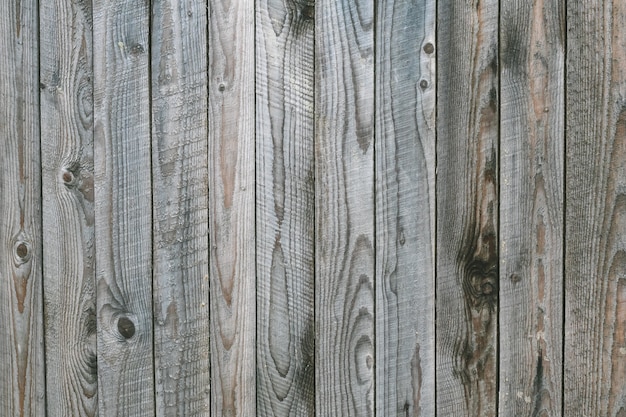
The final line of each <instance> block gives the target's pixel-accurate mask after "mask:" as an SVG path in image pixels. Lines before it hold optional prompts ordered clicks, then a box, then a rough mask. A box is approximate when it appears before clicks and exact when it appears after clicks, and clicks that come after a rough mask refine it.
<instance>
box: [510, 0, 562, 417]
mask: <svg viewBox="0 0 626 417" xmlns="http://www.w3.org/2000/svg"><path fill="white" fill-rule="evenodd" d="M564 12H565V10H564V2H562V1H560V0H541V1H537V2H534V3H531V2H527V1H509V2H504V3H501V16H500V41H501V45H500V62H501V71H502V75H501V81H500V83H501V103H502V105H501V113H500V120H501V138H500V155H501V164H500V173H501V179H500V259H501V262H500V277H502V278H501V280H500V321H499V323H500V340H501V344H500V401H499V415H500V416H522V415H523V416H530V415H533V416H560V415H561V394H562V393H561V389H562V368H561V366H562V347H563V237H564V236H563V214H564V211H563V191H564V189H563V186H564V172H563V167H564V108H563V104H564V103H563V100H564V75H565V73H564V49H565V33H564V30H565V27H564V24H565V16H564Z"/></svg>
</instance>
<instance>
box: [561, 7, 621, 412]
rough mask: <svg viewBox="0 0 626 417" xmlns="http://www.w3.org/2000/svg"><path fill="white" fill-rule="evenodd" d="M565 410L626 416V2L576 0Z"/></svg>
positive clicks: (570, 77) (570, 65) (571, 18)
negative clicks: (625, 68) (578, 0)
mask: <svg viewBox="0 0 626 417" xmlns="http://www.w3.org/2000/svg"><path fill="white" fill-rule="evenodd" d="M567 16H568V22H567V27H568V32H567V85H566V88H567V93H566V97H567V99H566V105H567V113H566V114H567V115H566V129H567V159H566V167H567V168H566V169H567V177H566V191H567V194H566V207H567V209H566V239H565V241H566V254H565V256H566V258H565V289H566V292H565V296H566V304H565V310H566V311H565V357H564V360H565V361H566V365H565V373H564V378H563V379H564V410H563V413H564V415H601V416H620V417H621V416H623V415H626V339H625V336H624V335H625V325H626V311H625V310H624V305H626V304H625V302H626V72H624V66H625V65H626V54H625V52H624V51H626V49H625V46H626V31H625V30H624V28H625V25H626V4H624V3H623V2H619V1H609V2H603V1H587V2H581V3H577V2H568V3H567Z"/></svg>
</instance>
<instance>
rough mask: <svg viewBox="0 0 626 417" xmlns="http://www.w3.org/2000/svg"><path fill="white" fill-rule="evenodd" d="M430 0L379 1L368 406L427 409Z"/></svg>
mask: <svg viewBox="0 0 626 417" xmlns="http://www.w3.org/2000/svg"><path fill="white" fill-rule="evenodd" d="M435 5H436V3H435V1H431V0H412V1H403V0H398V1H394V0H391V1H381V2H378V9H377V18H376V21H377V26H376V103H377V104H376V277H377V279H376V300H377V301H376V356H377V358H378V360H377V367H376V398H377V400H376V413H377V415H379V416H381V417H382V416H400V415H401V416H434V414H435V161H436V158H435V98H436V96H435V94H436V90H435V87H436V78H435V77H436V74H435V56H436V55H435V13H436V9H435Z"/></svg>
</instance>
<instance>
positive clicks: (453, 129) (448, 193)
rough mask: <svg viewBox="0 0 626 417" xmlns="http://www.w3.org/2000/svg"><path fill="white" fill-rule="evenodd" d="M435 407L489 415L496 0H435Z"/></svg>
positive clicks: (492, 400)
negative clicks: (436, 80)
mask: <svg viewBox="0 0 626 417" xmlns="http://www.w3.org/2000/svg"><path fill="white" fill-rule="evenodd" d="M438 19H439V24H438V25H437V31H438V33H437V39H438V45H439V48H438V51H439V52H438V54H437V57H438V62H437V68H438V69H439V71H438V80H439V82H438V85H437V94H438V108H437V161H438V162H437V261H436V263H437V306H436V308H437V359H436V360H437V412H438V414H439V415H455V416H457V415H458V416H461V415H463V416H483V417H488V416H494V415H496V411H497V410H496V395H497V369H496V361H497V359H496V358H497V341H498V339H497V337H498V336H497V330H498V329H497V314H498V233H497V232H498V196H497V191H498V183H497V181H498V178H497V175H498V122H499V120H498V117H499V116H498V43H497V41H498V2H497V1H495V0H484V1H479V0H474V1H470V2H467V1H465V0H440V1H439V2H438Z"/></svg>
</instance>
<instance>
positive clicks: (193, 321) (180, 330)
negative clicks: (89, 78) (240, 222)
mask: <svg viewBox="0 0 626 417" xmlns="http://www.w3.org/2000/svg"><path fill="white" fill-rule="evenodd" d="M206 6H207V5H206V3H204V2H202V1H196V2H185V1H180V0H153V1H152V33H151V39H152V44H151V48H150V49H151V51H152V54H151V55H152V56H151V58H152V66H151V70H152V74H151V76H152V122H153V123H152V125H153V129H152V181H153V183H152V201H153V219H154V220H153V224H152V227H153V239H154V243H153V247H154V251H153V254H154V255H153V265H154V275H153V282H154V286H153V297H154V300H153V305H154V323H155V324H156V325H155V327H154V357H155V364H154V366H155V378H156V383H155V389H156V411H157V413H156V414H157V416H183V415H184V416H201V415H202V416H208V415H209V412H210V404H209V400H210V394H209V387H210V373H209V331H210V327H209V305H208V301H209V250H208V192H209V188H208V183H207V181H208V166H207V163H208V142H207V140H208V136H207V134H208V132H207V129H208V127H207V104H208V103H207V9H206Z"/></svg>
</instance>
